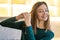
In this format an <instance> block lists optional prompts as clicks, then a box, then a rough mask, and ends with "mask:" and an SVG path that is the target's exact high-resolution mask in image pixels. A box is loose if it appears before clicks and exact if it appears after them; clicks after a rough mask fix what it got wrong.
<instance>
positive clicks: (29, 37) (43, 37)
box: [0, 17, 54, 40]
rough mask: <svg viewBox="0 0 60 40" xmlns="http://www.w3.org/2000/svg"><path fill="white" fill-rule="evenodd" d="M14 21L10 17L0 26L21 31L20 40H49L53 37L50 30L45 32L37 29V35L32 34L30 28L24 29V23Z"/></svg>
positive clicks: (14, 19) (13, 18)
mask: <svg viewBox="0 0 60 40" xmlns="http://www.w3.org/2000/svg"><path fill="white" fill-rule="evenodd" d="M16 21H17V20H16V18H15V17H11V18H9V19H6V20H4V21H2V22H0V25H2V26H5V27H9V28H14V29H19V30H22V37H21V40H51V39H52V38H53V37H54V33H53V32H52V31H51V30H47V32H45V29H40V28H37V33H36V34H34V32H33V28H32V26H29V27H25V26H26V25H25V22H24V21H19V22H16Z"/></svg>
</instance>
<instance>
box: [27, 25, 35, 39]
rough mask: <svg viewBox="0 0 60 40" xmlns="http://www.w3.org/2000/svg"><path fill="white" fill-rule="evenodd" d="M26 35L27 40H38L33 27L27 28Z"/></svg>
mask: <svg viewBox="0 0 60 40" xmlns="http://www.w3.org/2000/svg"><path fill="white" fill-rule="evenodd" d="M26 35H27V36H26V38H27V40H36V39H35V36H34V32H33V29H32V26H29V27H26Z"/></svg>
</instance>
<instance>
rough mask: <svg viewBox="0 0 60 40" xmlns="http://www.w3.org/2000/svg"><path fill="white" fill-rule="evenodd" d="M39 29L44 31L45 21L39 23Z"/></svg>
mask: <svg viewBox="0 0 60 40" xmlns="http://www.w3.org/2000/svg"><path fill="white" fill-rule="evenodd" d="M37 27H38V28H41V29H44V21H37Z"/></svg>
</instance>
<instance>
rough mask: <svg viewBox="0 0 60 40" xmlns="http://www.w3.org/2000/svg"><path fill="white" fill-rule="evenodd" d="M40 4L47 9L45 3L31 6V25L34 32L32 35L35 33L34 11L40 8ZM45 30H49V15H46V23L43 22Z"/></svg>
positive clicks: (35, 15) (35, 16)
mask: <svg viewBox="0 0 60 40" xmlns="http://www.w3.org/2000/svg"><path fill="white" fill-rule="evenodd" d="M42 4H45V5H46V7H47V8H48V6H47V4H46V3H45V2H37V3H35V4H34V5H33V7H32V10H31V12H30V13H31V24H32V27H33V30H34V33H36V26H37V20H36V18H37V13H36V9H37V8H38V7H39V6H41V5H42ZM44 26H45V29H46V30H50V19H49V15H48V19H47V21H45V23H44Z"/></svg>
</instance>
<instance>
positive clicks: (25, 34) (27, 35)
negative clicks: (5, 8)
mask: <svg viewBox="0 0 60 40" xmlns="http://www.w3.org/2000/svg"><path fill="white" fill-rule="evenodd" d="M38 10H39V11H38ZM30 13H31V15H30V14H29V13H28V12H23V13H22V14H19V15H18V16H16V17H11V18H8V19H6V20H4V21H2V22H1V23H0V25H2V26H6V27H10V28H15V29H19V30H22V37H21V40H51V39H52V38H53V37H54V33H53V32H52V30H51V29H50V21H49V11H48V6H47V4H46V3H45V2H37V3H35V4H34V5H33V7H32V10H31V12H30ZM21 15H22V16H23V18H24V21H19V22H16V21H18V20H19V19H23V18H21Z"/></svg>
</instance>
